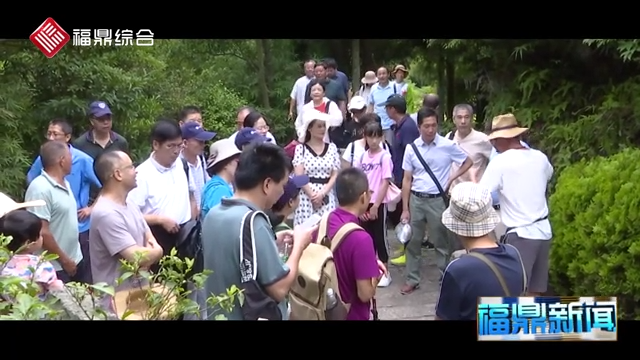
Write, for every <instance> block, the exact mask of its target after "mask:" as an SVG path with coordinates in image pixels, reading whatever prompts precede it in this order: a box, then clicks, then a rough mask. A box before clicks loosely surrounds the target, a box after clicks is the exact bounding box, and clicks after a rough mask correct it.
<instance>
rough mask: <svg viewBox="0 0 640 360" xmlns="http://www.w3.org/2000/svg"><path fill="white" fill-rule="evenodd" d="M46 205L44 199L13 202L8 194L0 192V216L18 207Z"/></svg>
mask: <svg viewBox="0 0 640 360" xmlns="http://www.w3.org/2000/svg"><path fill="white" fill-rule="evenodd" d="M45 205H47V203H46V202H44V200H33V201H26V202H21V203H19V202H15V201H13V199H11V198H10V197H9V196H7V195H6V194H4V193H0V217H2V216H5V215H6V214H8V213H10V212H12V211H14V210H18V209H26V208H30V207H35V206H45Z"/></svg>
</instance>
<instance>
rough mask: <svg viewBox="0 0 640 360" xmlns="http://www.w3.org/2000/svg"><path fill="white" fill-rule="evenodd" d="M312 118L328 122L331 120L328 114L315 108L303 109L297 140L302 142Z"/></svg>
mask: <svg viewBox="0 0 640 360" xmlns="http://www.w3.org/2000/svg"><path fill="white" fill-rule="evenodd" d="M314 120H318V121H324V122H325V123H329V122H330V121H331V117H330V116H329V114H326V113H323V112H320V111H318V110H316V109H313V110H307V111H305V112H304V113H303V114H302V126H301V127H300V131H299V132H298V141H299V142H301V143H303V142H304V138H305V137H306V136H307V130H308V129H309V124H311V122H312V121H314Z"/></svg>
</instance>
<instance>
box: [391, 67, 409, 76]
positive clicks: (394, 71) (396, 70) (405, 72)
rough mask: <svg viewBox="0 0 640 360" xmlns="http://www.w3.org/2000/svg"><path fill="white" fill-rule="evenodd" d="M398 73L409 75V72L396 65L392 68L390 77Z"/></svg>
mask: <svg viewBox="0 0 640 360" xmlns="http://www.w3.org/2000/svg"><path fill="white" fill-rule="evenodd" d="M398 71H402V72H404V76H407V75H409V70H407V68H406V67H404V65H396V67H394V68H393V71H392V72H391V75H395V74H396V73H397V72H398Z"/></svg>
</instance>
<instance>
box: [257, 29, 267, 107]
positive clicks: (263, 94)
mask: <svg viewBox="0 0 640 360" xmlns="http://www.w3.org/2000/svg"><path fill="white" fill-rule="evenodd" d="M265 40H266V39H257V40H255V44H256V55H257V65H258V94H259V95H258V99H260V106H262V107H264V108H269V107H270V106H269V87H268V86H267V73H266V69H265V48H266V47H265ZM266 45H268V44H266Z"/></svg>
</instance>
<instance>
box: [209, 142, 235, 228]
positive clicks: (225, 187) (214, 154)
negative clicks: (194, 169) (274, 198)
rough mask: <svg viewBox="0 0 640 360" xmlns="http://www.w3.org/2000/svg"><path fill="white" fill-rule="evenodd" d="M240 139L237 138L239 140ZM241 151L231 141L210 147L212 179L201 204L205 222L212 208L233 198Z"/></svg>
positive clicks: (216, 143) (210, 172)
mask: <svg viewBox="0 0 640 360" xmlns="http://www.w3.org/2000/svg"><path fill="white" fill-rule="evenodd" d="M237 139H238V138H236V140H237ZM240 153H242V151H240V149H238V147H237V146H236V142H235V141H234V140H231V139H222V140H218V141H216V142H215V143H213V144H211V147H209V159H208V160H207V171H208V172H209V174H210V175H211V179H210V180H209V181H207V183H206V184H205V186H204V190H203V191H202V202H201V203H200V209H201V210H200V211H201V213H200V219H201V220H204V218H205V216H207V213H208V212H209V210H211V208H213V207H214V206H216V205H218V204H220V201H222V199H223V198H230V197H232V196H233V187H232V184H233V180H234V177H235V174H236V168H237V167H238V159H239V158H240Z"/></svg>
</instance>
